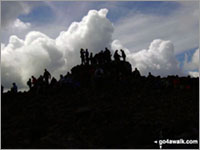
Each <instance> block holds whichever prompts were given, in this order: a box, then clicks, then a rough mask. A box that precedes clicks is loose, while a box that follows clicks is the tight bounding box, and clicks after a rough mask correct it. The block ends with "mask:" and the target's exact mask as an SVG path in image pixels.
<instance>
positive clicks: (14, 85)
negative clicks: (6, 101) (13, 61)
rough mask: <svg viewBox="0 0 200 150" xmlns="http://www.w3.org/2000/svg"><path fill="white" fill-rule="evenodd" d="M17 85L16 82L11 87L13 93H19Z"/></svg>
mask: <svg viewBox="0 0 200 150" xmlns="http://www.w3.org/2000/svg"><path fill="white" fill-rule="evenodd" d="M17 90H18V89H17V85H16V83H13V86H12V87H11V92H12V93H17Z"/></svg>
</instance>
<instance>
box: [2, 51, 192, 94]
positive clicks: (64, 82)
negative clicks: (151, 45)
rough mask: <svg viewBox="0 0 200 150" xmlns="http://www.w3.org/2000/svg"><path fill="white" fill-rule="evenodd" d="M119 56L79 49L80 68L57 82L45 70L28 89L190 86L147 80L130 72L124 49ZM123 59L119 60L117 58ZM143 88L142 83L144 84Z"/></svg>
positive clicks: (174, 80)
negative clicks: (103, 85) (112, 85)
mask: <svg viewBox="0 0 200 150" xmlns="http://www.w3.org/2000/svg"><path fill="white" fill-rule="evenodd" d="M120 51H121V56H120V55H119V54H118V50H116V51H115V53H114V55H113V58H114V61H112V59H111V56H112V55H111V52H110V50H109V49H108V48H105V50H104V51H103V50H102V51H100V52H99V53H97V54H95V55H94V56H93V53H90V55H89V52H88V49H86V50H84V49H81V50H80V54H81V65H78V66H75V67H73V68H72V69H71V73H69V72H68V73H67V74H66V75H65V76H64V75H62V74H61V75H60V79H59V80H57V79H56V78H55V77H52V76H51V74H50V72H49V71H48V70H47V69H44V73H43V75H40V76H39V77H38V78H36V77H35V76H31V78H29V79H28V81H27V86H28V87H29V90H30V91H32V92H35V93H43V92H44V91H46V90H49V89H51V90H55V89H63V88H68V89H77V88H80V87H85V86H86V87H87V86H91V85H92V86H93V85H94V86H96V87H98V86H100V85H102V84H104V83H105V84H111V82H112V84H113V82H115V83H123V84H124V83H126V84H129V83H130V81H132V80H135V81H134V84H135V85H136V86H137V83H139V82H141V83H142V82H143V83H146V85H147V86H149V87H151V88H163V87H164V88H182V89H190V88H191V86H192V83H189V82H190V80H191V78H190V77H189V76H188V77H182V78H179V77H178V76H171V77H170V76H168V77H167V78H160V76H158V77H155V76H153V75H152V74H151V73H150V72H149V75H148V76H147V78H146V77H144V76H141V74H140V72H139V70H138V69H137V68H135V70H134V71H132V67H131V65H130V63H129V62H126V54H125V52H124V51H123V50H120ZM120 58H122V60H121V59H120ZM143 85H145V84H143ZM3 92H4V87H3V86H2V85H1V93H3ZM10 92H11V93H17V92H18V87H17V85H16V83H13V84H12V87H11V89H10Z"/></svg>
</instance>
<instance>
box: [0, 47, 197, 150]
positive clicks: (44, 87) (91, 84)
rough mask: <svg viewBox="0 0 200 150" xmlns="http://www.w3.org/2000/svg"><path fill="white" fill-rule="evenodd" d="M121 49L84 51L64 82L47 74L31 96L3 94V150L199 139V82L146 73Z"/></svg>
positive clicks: (140, 144)
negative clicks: (133, 65)
mask: <svg viewBox="0 0 200 150" xmlns="http://www.w3.org/2000/svg"><path fill="white" fill-rule="evenodd" d="M120 52H121V53H120V54H121V55H120V54H119V52H118V51H115V53H114V55H113V56H112V55H111V52H110V50H109V49H108V48H105V50H104V51H103V50H102V51H100V52H99V53H97V54H93V53H90V52H89V50H88V49H87V50H84V49H81V50H80V58H81V64H79V65H76V66H74V67H73V68H72V69H71V72H67V73H66V75H62V74H61V75H60V79H59V80H57V79H55V77H53V76H52V75H51V73H50V72H49V71H48V69H45V70H44V73H43V75H40V76H39V77H38V78H37V77H34V76H31V78H30V79H29V80H28V81H27V86H28V87H29V91H28V92H18V90H17V85H16V84H14V83H13V86H12V90H11V91H9V92H7V93H4V92H3V91H2V90H1V92H2V102H1V104H2V116H1V117H2V148H19V149H21V148H56V149H58V148H59V149H60V148H69V149H70V148H102V149H104V148H105V149H107V148H112V149H114V148H120V149H123V148H131V149H134V148H143V149H145V148H153V149H157V148H159V145H158V144H155V143H154V141H155V140H159V139H161V138H162V139H198V131H199V124H198V115H199V107H198V106H199V97H198V95H199V79H198V78H191V77H189V76H188V77H178V76H168V77H162V78H161V77H160V76H153V75H152V74H151V73H149V75H148V76H147V77H145V76H142V75H141V74H140V72H139V70H138V69H137V68H135V69H134V70H133V71H132V67H131V64H130V63H129V62H128V61H127V60H126V55H125V53H124V52H123V50H120ZM2 87H3V86H1V89H2ZM161 133H162V134H161ZM197 147H199V145H198V144H190V145H183V144H180V145H163V148H191V149H192V148H197Z"/></svg>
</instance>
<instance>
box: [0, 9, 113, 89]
mask: <svg viewBox="0 0 200 150" xmlns="http://www.w3.org/2000/svg"><path fill="white" fill-rule="evenodd" d="M107 13H108V10H107V9H101V10H99V11H96V10H90V11H89V12H88V14H87V15H86V16H85V17H83V19H82V20H81V21H80V22H73V23H72V24H71V25H70V26H69V28H68V30H67V31H62V32H61V33H60V35H59V36H58V37H57V38H56V39H52V38H50V37H48V36H47V35H45V34H43V33H41V32H37V31H32V32H29V33H28V34H27V35H26V37H25V39H24V40H23V39H20V38H18V37H17V36H15V35H14V36H11V37H10V40H9V43H8V44H7V45H5V44H3V43H2V44H1V48H2V50H1V52H2V54H1V55H2V57H1V58H2V59H1V65H2V84H3V85H4V86H5V87H7V88H8V87H10V86H11V84H12V82H16V83H17V84H18V85H19V87H24V86H26V81H27V80H28V78H29V77H31V75H35V76H37V77H38V76H39V75H40V74H42V73H43V69H44V68H47V69H48V70H49V71H50V72H51V73H52V75H53V76H56V77H57V78H58V76H59V74H60V73H66V72H67V71H69V70H70V69H71V67H72V66H74V65H76V64H78V63H80V54H79V53H80V48H82V47H83V48H88V49H89V51H91V52H97V51H100V50H101V49H104V48H105V47H106V46H107V47H110V43H111V42H112V33H113V30H114V27H113V25H112V23H111V22H110V21H109V20H108V19H107V18H106V15H107Z"/></svg>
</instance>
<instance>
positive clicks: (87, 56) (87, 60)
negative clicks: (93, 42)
mask: <svg viewBox="0 0 200 150" xmlns="http://www.w3.org/2000/svg"><path fill="white" fill-rule="evenodd" d="M85 59H86V64H87V65H89V52H88V49H86V50H85Z"/></svg>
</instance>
